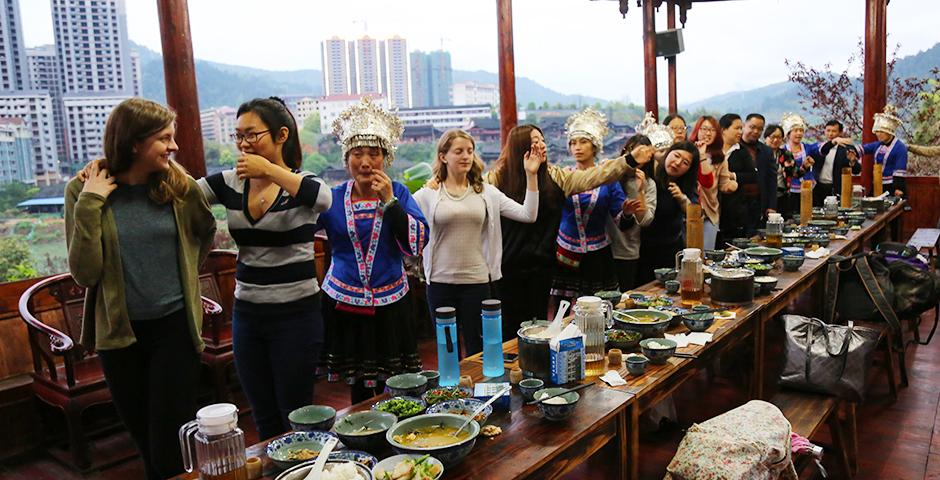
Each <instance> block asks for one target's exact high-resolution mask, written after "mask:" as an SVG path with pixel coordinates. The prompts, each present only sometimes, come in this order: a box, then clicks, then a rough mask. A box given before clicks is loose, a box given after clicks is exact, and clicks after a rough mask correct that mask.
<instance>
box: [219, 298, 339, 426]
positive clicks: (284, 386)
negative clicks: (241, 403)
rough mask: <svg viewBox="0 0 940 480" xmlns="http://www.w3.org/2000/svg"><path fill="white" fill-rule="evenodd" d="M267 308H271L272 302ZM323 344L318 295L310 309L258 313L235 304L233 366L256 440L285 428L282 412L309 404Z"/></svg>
mask: <svg viewBox="0 0 940 480" xmlns="http://www.w3.org/2000/svg"><path fill="white" fill-rule="evenodd" d="M271 308H272V310H275V311H276V309H277V305H272V306H271ZM322 344H323V314H322V312H321V311H320V294H317V297H316V307H315V308H311V309H309V310H304V311H294V312H289V313H274V312H272V313H271V314H266V315H261V314H259V313H258V312H256V311H251V310H246V309H239V308H238V305H237V303H236V306H235V309H234V312H233V315H232V346H233V348H234V350H235V369H236V370H237V371H238V378H239V380H240V381H241V384H242V388H243V389H244V390H245V395H246V396H247V397H248V402H249V403H250V404H251V416H252V418H254V421H255V426H256V427H257V428H258V436H259V438H261V439H267V438H271V437H274V436H276V435H279V434H281V433H284V432H286V431H288V430H290V422H288V420H287V415H288V414H290V412H291V411H292V410H294V409H296V408H300V407H303V406H305V405H309V404H311V403H312V402H313V384H314V382H315V381H316V362H317V359H318V358H319V353H320V347H321V345H322Z"/></svg>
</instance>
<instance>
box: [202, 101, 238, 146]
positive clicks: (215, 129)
mask: <svg viewBox="0 0 940 480" xmlns="http://www.w3.org/2000/svg"><path fill="white" fill-rule="evenodd" d="M236 113H237V110H235V109H234V108H232V107H218V108H210V109H206V110H202V111H200V112H199V122H200V124H201V126H202V138H203V139H205V140H206V141H208V142H216V143H226V142H230V141H231V139H229V135H231V134H233V133H235V123H236V121H237V118H236V116H235V114H236Z"/></svg>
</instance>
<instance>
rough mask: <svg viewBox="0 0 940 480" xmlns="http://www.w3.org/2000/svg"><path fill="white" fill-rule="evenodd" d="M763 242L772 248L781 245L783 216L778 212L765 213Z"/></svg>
mask: <svg viewBox="0 0 940 480" xmlns="http://www.w3.org/2000/svg"><path fill="white" fill-rule="evenodd" d="M764 243H766V244H767V246H768V247H773V248H780V247H782V246H783V216H782V215H780V214H779V213H769V214H767V230H766V236H765V241H764Z"/></svg>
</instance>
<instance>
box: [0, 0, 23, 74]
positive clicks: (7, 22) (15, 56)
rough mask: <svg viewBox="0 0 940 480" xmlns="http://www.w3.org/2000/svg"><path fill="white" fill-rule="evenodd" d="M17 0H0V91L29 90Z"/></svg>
mask: <svg viewBox="0 0 940 480" xmlns="http://www.w3.org/2000/svg"><path fill="white" fill-rule="evenodd" d="M29 88H30V85H29V72H28V70H27V67H26V47H25V46H24V45H23V27H22V23H21V22H20V3H19V0H0V91H13V90H29Z"/></svg>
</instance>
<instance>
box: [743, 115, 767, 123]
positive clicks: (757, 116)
mask: <svg viewBox="0 0 940 480" xmlns="http://www.w3.org/2000/svg"><path fill="white" fill-rule="evenodd" d="M752 118H759V119H760V121H762V122H766V121H767V119H766V118H764V116H763V115H761V114H759V113H749V114H747V117H745V118H744V121H745V122H750V121H751V119H752Z"/></svg>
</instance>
